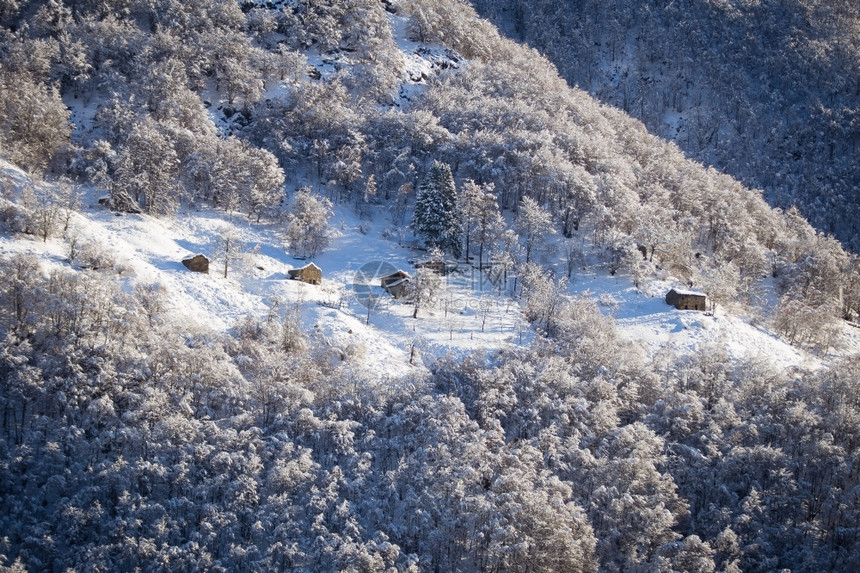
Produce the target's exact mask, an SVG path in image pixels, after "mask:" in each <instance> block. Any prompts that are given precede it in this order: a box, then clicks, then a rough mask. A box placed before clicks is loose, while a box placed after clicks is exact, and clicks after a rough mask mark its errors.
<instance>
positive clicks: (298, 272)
mask: <svg viewBox="0 0 860 573" xmlns="http://www.w3.org/2000/svg"><path fill="white" fill-rule="evenodd" d="M287 274H289V275H290V278H291V279H293V280H297V281H302V282H303V283H308V284H312V285H319V284H322V269H321V268H319V267H318V266H316V265H315V264H314V263H308V264H306V265H305V266H303V267H302V268H300V269H290V270H288V271H287Z"/></svg>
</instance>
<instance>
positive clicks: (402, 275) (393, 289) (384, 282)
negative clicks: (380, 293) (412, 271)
mask: <svg viewBox="0 0 860 573" xmlns="http://www.w3.org/2000/svg"><path fill="white" fill-rule="evenodd" d="M411 278H412V277H411V276H410V275H409V273H407V272H406V271H397V272H393V273H391V274H390V275H388V276H385V277H382V278H381V279H380V280H379V282H380V284H381V286H382V288H384V289H385V290H386V291H387V292H388V294H390V295H391V296H393V297H394V298H396V299H401V298H403V295H404V294H406V287H407V286H408V285H409V280H410V279H411Z"/></svg>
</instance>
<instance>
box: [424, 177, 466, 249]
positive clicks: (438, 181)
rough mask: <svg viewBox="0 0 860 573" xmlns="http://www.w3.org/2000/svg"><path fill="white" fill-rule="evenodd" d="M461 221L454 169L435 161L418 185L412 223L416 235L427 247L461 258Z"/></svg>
mask: <svg viewBox="0 0 860 573" xmlns="http://www.w3.org/2000/svg"><path fill="white" fill-rule="evenodd" d="M460 221H461V220H460V216H459V212H458V208H457V189H456V187H455V186H454V176H453V175H452V174H451V167H450V166H449V165H447V164H446V163H441V162H439V161H434V162H433V167H432V168H431V169H430V173H428V174H427V176H426V177H425V178H424V179H423V180H422V181H421V183H420V184H419V185H418V195H417V197H416V199H415V213H414V215H413V219H412V226H413V228H414V230H415V233H416V234H417V235H418V236H419V237H421V238H422V239H424V242H425V243H427V245H428V246H431V247H439V248H440V249H442V250H444V251H449V252H450V253H451V254H452V255H454V256H455V257H458V258H459V256H460V254H461V253H462V246H461V235H462V227H461V222H460Z"/></svg>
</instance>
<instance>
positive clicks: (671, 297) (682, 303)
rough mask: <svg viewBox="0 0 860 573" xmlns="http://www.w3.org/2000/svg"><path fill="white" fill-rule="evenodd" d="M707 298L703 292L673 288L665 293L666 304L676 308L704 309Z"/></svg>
mask: <svg viewBox="0 0 860 573" xmlns="http://www.w3.org/2000/svg"><path fill="white" fill-rule="evenodd" d="M707 298H708V297H707V296H706V295H705V293H703V292H698V291H691V290H679V289H674V288H673V289H672V290H670V291H669V292H668V293H667V294H666V304H671V305H672V306H674V307H675V308H677V309H678V310H706V306H705V303H706V301H707Z"/></svg>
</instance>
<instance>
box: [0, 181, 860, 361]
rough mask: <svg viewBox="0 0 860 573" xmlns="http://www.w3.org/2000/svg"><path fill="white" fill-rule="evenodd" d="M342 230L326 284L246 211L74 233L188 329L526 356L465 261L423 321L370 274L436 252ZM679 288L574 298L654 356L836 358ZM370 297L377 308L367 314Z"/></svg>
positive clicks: (6, 251) (345, 213)
mask: <svg viewBox="0 0 860 573" xmlns="http://www.w3.org/2000/svg"><path fill="white" fill-rule="evenodd" d="M5 170H6V172H7V173H8V174H10V175H11V176H13V177H14V178H16V179H18V180H19V181H22V180H23V179H22V178H23V176H22V175H21V174H20V173H19V172H17V171H16V170H14V168H12V167H10V166H8V165H6V166H5ZM331 223H332V227H333V229H334V230H336V235H337V236H336V237H335V238H334V240H333V241H332V244H331V246H330V247H329V248H328V249H326V250H325V251H324V252H323V253H322V254H321V255H320V256H318V257H317V258H316V259H315V260H314V262H315V263H316V264H317V265H319V266H320V267H321V268H322V270H323V282H322V284H321V285H319V286H315V285H310V284H304V283H301V282H298V281H294V280H290V279H289V278H288V274H287V271H288V270H289V269H291V268H297V267H300V266H303V265H305V264H307V263H308V262H309V261H306V260H297V259H294V258H293V257H292V256H291V255H290V253H288V252H287V251H286V250H285V249H284V247H283V242H282V239H281V226H280V225H279V224H278V223H276V222H266V223H261V224H253V223H249V222H248V221H247V219H246V218H245V217H243V216H241V215H233V216H232V217H230V216H228V215H227V214H225V213H222V212H218V211H212V210H201V211H198V210H188V209H185V210H181V211H180V212H179V213H177V214H176V216H175V217H173V218H162V219H157V218H153V217H149V216H146V215H136V214H122V215H119V214H114V213H111V212H109V211H107V210H106V209H104V208H103V207H101V206H99V205H98V204H96V202H95V201H92V200H90V201H85V207H84V208H83V210H82V212H80V213H78V214H76V215H75V216H74V217H73V219H72V226H71V229H70V231H69V232H68V233H67V237H68V236H76V237H77V247H78V248H81V247H83V246H84V245H87V244H95V245H99V247H100V248H101V249H103V250H104V251H106V252H107V253H109V254H110V257H109V258H111V259H113V261H114V268H113V270H112V271H110V270H109V271H102V272H114V273H116V274H117V275H119V280H121V281H124V282H125V284H126V285H127V286H128V287H129V288H131V287H132V286H133V285H135V284H147V285H149V284H157V285H159V286H160V287H162V288H163V289H165V290H166V292H167V293H169V298H170V303H171V305H172V307H173V308H172V311H171V313H170V315H171V316H173V317H175V320H176V322H177V325H180V327H181V325H183V324H191V323H198V324H201V325H203V326H208V327H209V328H212V329H215V330H218V331H222V332H226V331H229V329H231V328H232V327H233V326H234V325H235V324H236V323H237V322H238V321H239V320H240V319H242V318H243V317H246V316H253V317H259V318H263V317H265V316H267V315H268V313H269V312H270V308H272V306H273V305H274V306H275V307H276V308H277V309H278V311H279V312H281V313H286V312H291V311H293V310H294V309H298V311H299V315H300V316H301V317H302V321H303V327H304V328H305V330H306V332H307V333H308V334H309V335H310V336H313V337H315V338H316V339H317V340H322V342H323V343H324V344H325V345H327V346H330V347H331V348H332V349H333V351H334V354H339V355H341V356H350V357H351V358H350V359H351V360H352V361H353V362H356V361H357V362H360V363H361V364H363V365H364V366H367V367H368V368H369V369H371V370H375V371H380V372H386V373H387V374H390V375H392V376H394V375H397V374H402V373H405V372H408V371H410V370H412V369H415V368H420V367H421V364H422V363H424V364H426V363H429V362H431V361H432V360H433V359H435V358H437V357H440V356H444V355H454V356H462V355H465V354H467V353H470V352H473V351H476V350H486V351H493V350H497V349H502V348H510V347H516V346H518V345H526V344H528V343H529V342H530V341H531V340H532V339H533V331H532V330H531V328H530V327H529V325H528V324H527V323H526V321H525V320H524V319H523V317H522V314H521V312H520V309H519V304H518V302H517V301H515V300H513V299H512V298H510V297H509V296H506V295H505V294H504V293H502V294H500V293H499V292H498V289H497V288H496V286H495V285H494V284H493V283H491V282H490V281H488V280H486V277H484V276H482V275H481V274H480V273H478V272H477V271H472V270H471V267H468V266H465V265H460V267H459V268H458V269H457V271H455V272H454V273H453V274H451V275H449V276H448V277H446V278H445V280H444V281H443V286H442V288H441V289H440V290H439V292H438V293H437V295H436V297H435V302H434V304H433V305H432V306H424V307H422V308H421V309H420V312H419V316H418V318H413V317H412V315H413V311H414V307H412V306H411V305H408V304H404V303H401V302H399V301H395V300H394V299H393V298H392V297H391V296H390V295H388V294H387V293H385V292H384V291H382V289H381V288H379V287H378V285H377V284H376V282H375V281H377V280H378V276H376V277H374V276H373V275H374V273H373V272H370V273H369V274H368V273H366V272H362V273H359V272H358V271H359V269H362V268H364V270H367V269H368V268H369V269H371V270H374V269H389V270H390V269H402V270H405V271H406V272H409V273H413V272H414V267H413V265H412V264H411V262H410V261H414V260H415V259H420V258H421V257H422V256H423V255H424V254H425V253H423V252H421V251H417V250H414V249H412V248H409V247H407V246H402V245H401V244H399V242H398V239H397V238H396V237H389V236H387V235H386V234H385V233H384V232H383V231H380V229H385V228H386V227H388V226H389V225H388V221H387V216H386V215H385V214H382V213H377V214H376V216H375V220H373V221H371V222H368V221H366V220H361V219H359V218H358V217H356V216H355V215H354V214H353V213H352V211H351V209H350V208H349V207H348V206H335V213H334V216H333V217H332V219H331ZM231 228H232V229H233V230H234V231H235V232H236V233H237V234H238V235H239V236H241V237H242V240H243V241H244V251H245V253H246V254H245V256H244V257H243V261H242V262H241V264H235V265H231V268H230V270H229V272H228V276H227V278H224V276H223V261H222V259H219V257H218V256H217V251H218V242H219V236H221V235H222V234H223V233H224V232H225V230H226V229H231ZM383 235H386V236H383ZM17 252H28V253H32V254H33V255H34V256H37V257H39V258H40V260H41V261H42V264H43V266H44V267H45V269H46V270H47V269H48V268H50V267H51V266H70V264H69V263H68V261H67V259H68V254H69V241H68V239H67V238H63V237H54V238H50V239H48V241H47V242H42V241H40V240H38V239H35V238H34V237H31V236H9V235H6V234H2V235H0V255H3V256H8V255H10V254H13V253H17ZM198 253H201V254H204V255H206V256H207V257H210V258H212V259H213V260H212V263H211V266H210V273H209V274H199V273H194V272H191V271H189V270H188V269H186V268H185V267H184V266H183V265H182V262H181V261H182V260H183V259H184V258H187V257H190V256H192V255H195V254H198ZM368 276H370V277H371V278H370V279H368ZM368 281H370V284H368ZM669 286H671V285H669V284H668V283H667V282H665V281H659V280H657V279H656V278H655V279H653V280H651V281H650V282H646V283H645V284H644V285H642V286H640V288H636V287H634V286H633V284H632V283H631V281H630V280H629V279H628V278H627V277H624V276H621V275H618V276H609V275H608V274H606V273H605V271H601V270H597V271H589V270H582V271H580V272H578V273H576V274H574V276H573V277H572V279H571V281H570V290H571V293H572V294H577V295H581V294H583V293H585V294H587V295H588V296H591V297H593V298H594V299H595V300H596V301H597V302H598V305H599V306H600V308H601V309H602V310H603V311H604V312H605V313H606V314H609V315H611V316H613V317H614V319H615V321H616V323H617V326H618V330H619V332H620V333H621V335H622V336H623V337H625V338H627V339H629V340H631V341H634V342H636V343H638V344H639V345H641V346H642V348H643V349H644V350H645V351H646V352H647V353H648V354H649V355H652V356H653V355H654V354H655V353H657V352H658V351H660V350H661V349H665V348H670V349H674V350H676V351H678V352H693V351H696V350H698V349H701V348H703V347H704V346H706V345H708V344H711V343H718V344H721V345H724V346H725V347H726V348H727V350H728V352H729V355H730V356H732V357H734V358H756V359H761V358H765V359H767V360H770V361H772V363H773V364H774V365H775V366H777V367H780V368H786V369H789V368H794V367H800V368H815V367H817V366H820V365H821V364H823V363H826V361H827V359H828V358H829V357H831V356H815V355H811V354H809V353H807V352H805V351H804V350H801V349H798V348H795V347H793V346H790V345H788V344H786V343H785V342H784V341H782V340H780V339H779V338H778V337H776V336H775V335H773V334H772V333H771V332H769V331H768V330H767V329H766V328H764V327H763V326H757V325H756V324H754V321H752V320H746V319H744V318H743V317H741V316H738V315H734V314H732V313H731V312H730V311H729V310H727V309H723V308H721V307H718V309H717V313H716V315H710V314H706V313H701V312H692V311H678V310H675V309H674V308H673V307H671V306H669V305H667V304H666V303H665V302H664V296H665V292H666V290H668V287H669ZM368 289H369V290H368ZM369 292H370V293H372V294H373V297H374V299H373V300H374V302H375V304H373V305H371V308H370V310H369V311H368V304H367V300H368V299H367V296H368V293H369ZM844 330H845V333H844V335H843V336H842V339H841V341H840V344H841V348H840V349H838V350H837V351H835V352H838V353H839V354H849V353H860V331H858V329H854V328H850V327H848V326H846V327H845V329H844ZM380 366H384V368H377V367H380Z"/></svg>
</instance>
